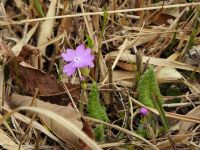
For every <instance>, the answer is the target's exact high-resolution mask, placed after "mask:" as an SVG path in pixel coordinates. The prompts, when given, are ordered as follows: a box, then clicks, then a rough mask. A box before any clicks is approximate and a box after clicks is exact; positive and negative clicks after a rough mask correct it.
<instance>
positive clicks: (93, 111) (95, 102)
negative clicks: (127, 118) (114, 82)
mask: <svg viewBox="0 0 200 150" xmlns="http://www.w3.org/2000/svg"><path fill="white" fill-rule="evenodd" d="M99 96H100V94H99V89H98V87H97V84H96V83H95V82H94V83H93V84H92V87H91V92H90V93H89V98H88V99H89V100H88V108H87V111H88V115H89V116H90V117H92V118H95V119H99V120H102V121H106V122H107V121H109V119H108V115H107V113H106V109H105V107H103V106H101V103H100V98H99ZM94 131H95V137H96V140H97V141H100V142H102V141H103V140H104V126H103V125H98V126H97V127H96V128H95V130H94Z"/></svg>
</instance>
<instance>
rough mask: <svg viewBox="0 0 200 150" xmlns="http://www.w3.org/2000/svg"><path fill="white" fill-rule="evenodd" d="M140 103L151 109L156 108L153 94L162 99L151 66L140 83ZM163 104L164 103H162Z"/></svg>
mask: <svg viewBox="0 0 200 150" xmlns="http://www.w3.org/2000/svg"><path fill="white" fill-rule="evenodd" d="M138 92H139V101H140V102H141V103H142V104H144V105H146V106H149V107H154V104H153V100H152V93H155V94H156V95H157V96H158V97H159V98H161V94H160V90H159V88H158V84H157V81H156V78H155V73H154V70H153V67H152V66H150V67H149V68H148V69H147V70H146V71H145V72H144V74H143V75H142V76H141V77H140V79H139V82H138ZM161 103H162V101H161Z"/></svg>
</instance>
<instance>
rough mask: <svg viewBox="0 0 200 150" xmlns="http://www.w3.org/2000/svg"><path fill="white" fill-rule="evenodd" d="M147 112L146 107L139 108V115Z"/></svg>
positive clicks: (144, 114)
mask: <svg viewBox="0 0 200 150" xmlns="http://www.w3.org/2000/svg"><path fill="white" fill-rule="evenodd" d="M148 113H149V111H148V109H146V108H144V107H142V108H140V114H141V115H143V116H146V115H148Z"/></svg>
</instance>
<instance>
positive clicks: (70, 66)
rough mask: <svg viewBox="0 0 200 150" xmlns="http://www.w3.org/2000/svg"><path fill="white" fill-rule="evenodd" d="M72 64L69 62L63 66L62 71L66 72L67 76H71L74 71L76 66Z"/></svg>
mask: <svg viewBox="0 0 200 150" xmlns="http://www.w3.org/2000/svg"><path fill="white" fill-rule="evenodd" d="M73 64H74V63H73V62H71V63H69V64H67V65H65V66H64V67H63V72H64V73H66V74H67V76H71V75H73V74H74V73H75V71H76V68H74V67H73Z"/></svg>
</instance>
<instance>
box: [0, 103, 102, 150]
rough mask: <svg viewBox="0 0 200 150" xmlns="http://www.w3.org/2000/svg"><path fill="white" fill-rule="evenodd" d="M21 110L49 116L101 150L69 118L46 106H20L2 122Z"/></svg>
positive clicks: (97, 149)
mask: <svg viewBox="0 0 200 150" xmlns="http://www.w3.org/2000/svg"><path fill="white" fill-rule="evenodd" d="M21 110H28V111H33V112H37V113H40V114H42V115H44V116H46V117H49V118H50V119H51V120H54V121H55V122H57V123H59V124H60V125H61V126H62V127H63V128H65V129H66V130H69V131H71V132H72V133H73V134H74V135H75V136H77V138H80V139H81V140H82V141H84V142H85V143H87V145H88V146H89V147H90V148H91V149H93V150H101V148H100V147H99V146H98V145H97V144H96V143H95V142H94V141H92V140H91V139H90V138H89V137H88V136H87V135H86V134H85V133H84V132H82V131H81V130H80V129H78V128H77V127H76V126H75V125H74V124H72V123H71V122H70V121H69V120H68V119H65V118H63V117H62V116H60V115H58V114H56V113H54V112H52V111H49V110H47V109H44V108H37V107H31V106H29V107H28V106H27V107H19V108H17V109H16V110H14V111H12V112H11V113H8V114H7V115H5V116H4V117H3V118H1V120H0V122H2V121H5V119H7V118H8V117H9V116H10V115H12V114H14V113H15V112H16V111H21Z"/></svg>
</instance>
